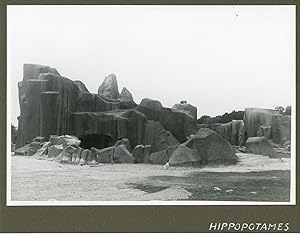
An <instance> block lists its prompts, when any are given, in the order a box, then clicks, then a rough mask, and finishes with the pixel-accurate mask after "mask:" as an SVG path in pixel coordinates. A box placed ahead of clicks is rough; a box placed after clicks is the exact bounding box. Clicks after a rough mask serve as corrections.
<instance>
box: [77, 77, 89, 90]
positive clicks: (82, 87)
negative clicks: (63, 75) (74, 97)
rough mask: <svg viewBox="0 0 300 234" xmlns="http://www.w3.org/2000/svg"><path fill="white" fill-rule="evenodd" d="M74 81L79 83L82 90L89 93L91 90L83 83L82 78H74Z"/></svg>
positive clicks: (78, 85)
mask: <svg viewBox="0 0 300 234" xmlns="http://www.w3.org/2000/svg"><path fill="white" fill-rule="evenodd" d="M74 83H75V84H76V85H77V87H78V88H79V90H80V91H83V92H87V93H89V90H88V89H87V87H86V86H85V84H84V83H82V82H81V81H80V80H74Z"/></svg>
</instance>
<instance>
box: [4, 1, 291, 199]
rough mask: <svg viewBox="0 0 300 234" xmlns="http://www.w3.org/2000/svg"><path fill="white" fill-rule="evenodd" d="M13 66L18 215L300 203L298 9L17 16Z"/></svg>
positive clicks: (24, 10)
mask: <svg viewBox="0 0 300 234" xmlns="http://www.w3.org/2000/svg"><path fill="white" fill-rule="evenodd" d="M79 12H80V14H79ZM249 37H250V38H251V39H249ZM8 58H9V59H8V77H9V78H8V80H9V92H10V109H9V119H8V121H9V123H8V126H9V127H11V132H10V134H9V136H10V138H11V139H10V142H9V146H10V147H11V154H9V155H8V162H9V183H8V186H9V188H10V191H8V198H9V199H8V204H15V205H22V204H23V205H24V204H33V205H34V204H48V205H58V204H73V205H76V204H83V205H84V204H101V205H105V204H114V202H119V203H118V204H125V203H122V202H129V203H127V204H144V205H147V204H167V205H168V204H232V203H233V204H234V202H236V201H242V202H245V204H270V203H278V204H294V202H295V193H294V192H295V187H294V183H295V171H294V170H293V168H294V167H293V165H294V163H295V133H294V130H295V125H294V124H295V109H294V108H295V105H294V103H295V8H294V7H293V6H9V8H8ZM249 61H251V62H250V64H251V66H249ZM291 185H292V187H291ZM292 188H293V189H292ZM66 202H70V203H66ZM78 202H80V203H78Z"/></svg>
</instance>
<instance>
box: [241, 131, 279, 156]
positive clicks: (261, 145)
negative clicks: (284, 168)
mask: <svg viewBox="0 0 300 234" xmlns="http://www.w3.org/2000/svg"><path fill="white" fill-rule="evenodd" d="M245 145H246V152H248V153H253V154H259V155H264V156H269V157H273V158H274V157H277V153H276V151H275V149H274V148H273V146H272V144H271V143H270V142H269V141H268V139H267V138H266V137H264V136H262V137H249V138H248V139H247V141H246V144H245Z"/></svg>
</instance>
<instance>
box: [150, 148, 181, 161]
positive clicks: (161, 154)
mask: <svg viewBox="0 0 300 234" xmlns="http://www.w3.org/2000/svg"><path fill="white" fill-rule="evenodd" d="M177 147H178V145H175V146H169V147H168V148H167V149H165V150H162V151H158V152H155V153H152V154H150V157H149V163H151V164H160V165H165V164H166V163H167V162H168V161H169V159H170V157H171V155H172V154H173V153H174V152H175V150H176V149H177Z"/></svg>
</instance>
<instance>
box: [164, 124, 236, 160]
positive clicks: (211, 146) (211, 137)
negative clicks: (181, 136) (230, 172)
mask: <svg viewBox="0 0 300 234" xmlns="http://www.w3.org/2000/svg"><path fill="white" fill-rule="evenodd" d="M236 161H237V157H236V154H235V152H234V150H233V148H232V146H231V144H230V143H229V142H228V141H227V140H226V139H225V138H224V137H222V136H220V135H219V134H217V133H216V132H214V131H212V130H211V129H208V128H201V129H199V131H198V132H197V135H196V136H194V137H193V138H191V139H190V140H188V141H186V142H185V143H183V144H182V145H180V146H179V147H178V148H177V149H176V150H175V151H174V153H173V154H172V155H171V158H170V160H169V163H170V165H181V164H186V165H189V164H195V163H196V162H197V163H198V164H202V165H203V164H207V163H218V164H224V163H225V164H227V163H235V162H236Z"/></svg>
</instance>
